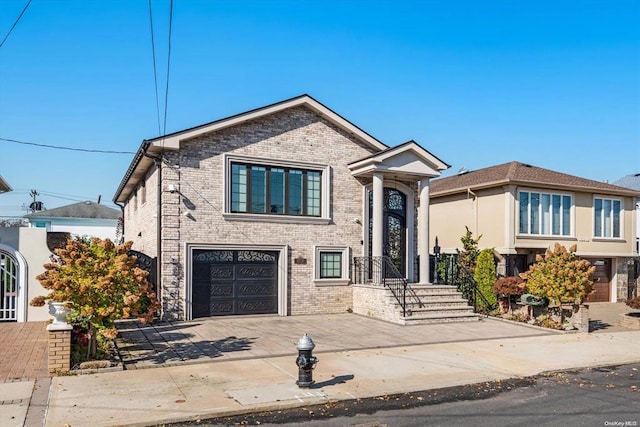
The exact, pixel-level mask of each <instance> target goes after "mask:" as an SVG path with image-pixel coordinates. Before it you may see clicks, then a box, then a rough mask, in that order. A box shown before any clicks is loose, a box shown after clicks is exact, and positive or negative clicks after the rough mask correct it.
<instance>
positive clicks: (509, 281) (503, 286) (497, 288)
mask: <svg viewBox="0 0 640 427" xmlns="http://www.w3.org/2000/svg"><path fill="white" fill-rule="evenodd" d="M525 289H526V286H525V281H524V280H522V278H520V277H519V276H507V277H501V278H499V279H498V280H496V282H495V283H494V284H493V292H494V293H495V294H496V295H522V294H524V292H525Z"/></svg>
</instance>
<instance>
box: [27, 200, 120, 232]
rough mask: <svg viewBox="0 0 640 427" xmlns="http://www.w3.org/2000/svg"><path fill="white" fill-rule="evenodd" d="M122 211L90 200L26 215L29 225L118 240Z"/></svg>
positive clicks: (53, 230)
mask: <svg viewBox="0 0 640 427" xmlns="http://www.w3.org/2000/svg"><path fill="white" fill-rule="evenodd" d="M121 217H122V213H121V212H120V211H119V210H118V209H113V208H110V207H108V206H105V205H101V204H99V203H95V202H91V201H89V200H87V201H84V202H79V203H74V204H71V205H66V206H61V207H59V208H54V209H48V210H45V211H38V212H34V213H32V214H29V215H25V218H27V219H28V220H29V227H32V228H44V229H46V230H47V231H52V232H66V233H70V234H71V235H75V236H87V237H98V238H100V239H111V240H112V241H114V242H115V241H116V239H117V229H118V220H119V219H120V218H121Z"/></svg>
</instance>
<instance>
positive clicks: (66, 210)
mask: <svg viewBox="0 0 640 427" xmlns="http://www.w3.org/2000/svg"><path fill="white" fill-rule="evenodd" d="M121 216H122V215H121V213H120V211H119V210H118V209H113V208H110V207H108V206H104V205H101V204H99V203H95V202H91V201H89V200H87V201H84V202H80V203H74V204H73V205H67V206H61V207H59V208H54V209H49V210H46V211H40V212H34V213H32V214H29V215H25V218H91V219H118V218H120V217H121Z"/></svg>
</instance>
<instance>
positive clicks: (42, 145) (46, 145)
mask: <svg viewBox="0 0 640 427" xmlns="http://www.w3.org/2000/svg"><path fill="white" fill-rule="evenodd" d="M0 141H5V142H14V143H16V144H23V145H33V146H36V147H44V148H53V149H57V150H69V151H83V152H85V153H102V154H136V153H134V152H133V151H112V150H93V149H88V148H73V147H62V146H59V145H48V144H37V143H35V142H26V141H18V140H16V139H9V138H0Z"/></svg>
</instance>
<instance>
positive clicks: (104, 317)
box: [30, 238, 160, 339]
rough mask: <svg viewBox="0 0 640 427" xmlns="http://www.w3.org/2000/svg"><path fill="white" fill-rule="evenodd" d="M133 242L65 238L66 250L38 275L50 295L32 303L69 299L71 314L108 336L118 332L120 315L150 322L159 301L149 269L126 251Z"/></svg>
mask: <svg viewBox="0 0 640 427" xmlns="http://www.w3.org/2000/svg"><path fill="white" fill-rule="evenodd" d="M132 244H133V243H132V242H127V243H125V244H123V245H120V246H115V245H114V244H113V243H112V242H111V240H109V239H105V240H101V239H98V238H94V239H91V240H90V241H89V242H87V241H86V240H83V239H69V240H67V244H66V246H65V247H64V248H61V249H56V254H57V255H58V257H59V259H58V261H56V262H51V263H47V264H45V265H44V268H45V272H44V273H42V274H40V275H38V276H37V277H36V279H38V280H39V281H40V284H41V285H42V287H43V288H45V289H47V290H49V293H48V294H47V295H45V296H38V297H35V298H33V300H32V301H31V303H30V304H31V305H32V306H42V305H44V304H45V302H46V301H47V300H49V301H58V302H68V303H70V305H71V310H72V311H71V315H70V317H71V318H76V319H80V320H81V321H82V322H86V324H87V325H89V327H90V328H95V330H97V332H98V333H99V334H101V335H102V336H104V337H105V338H108V339H113V338H115V337H116V335H117V330H116V329H115V327H114V321H115V320H117V319H126V318H129V317H137V318H138V319H139V320H141V321H142V322H144V323H147V322H150V321H151V320H153V316H154V313H155V312H156V311H157V310H158V309H159V307H160V305H159V303H158V301H157V299H156V296H155V293H154V292H153V291H152V289H151V284H150V283H149V282H148V281H147V275H148V273H147V272H146V271H144V270H143V269H141V268H139V267H138V265H137V259H136V257H135V256H129V255H127V253H128V251H129V250H130V249H131V245H132ZM93 336H95V334H93Z"/></svg>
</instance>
